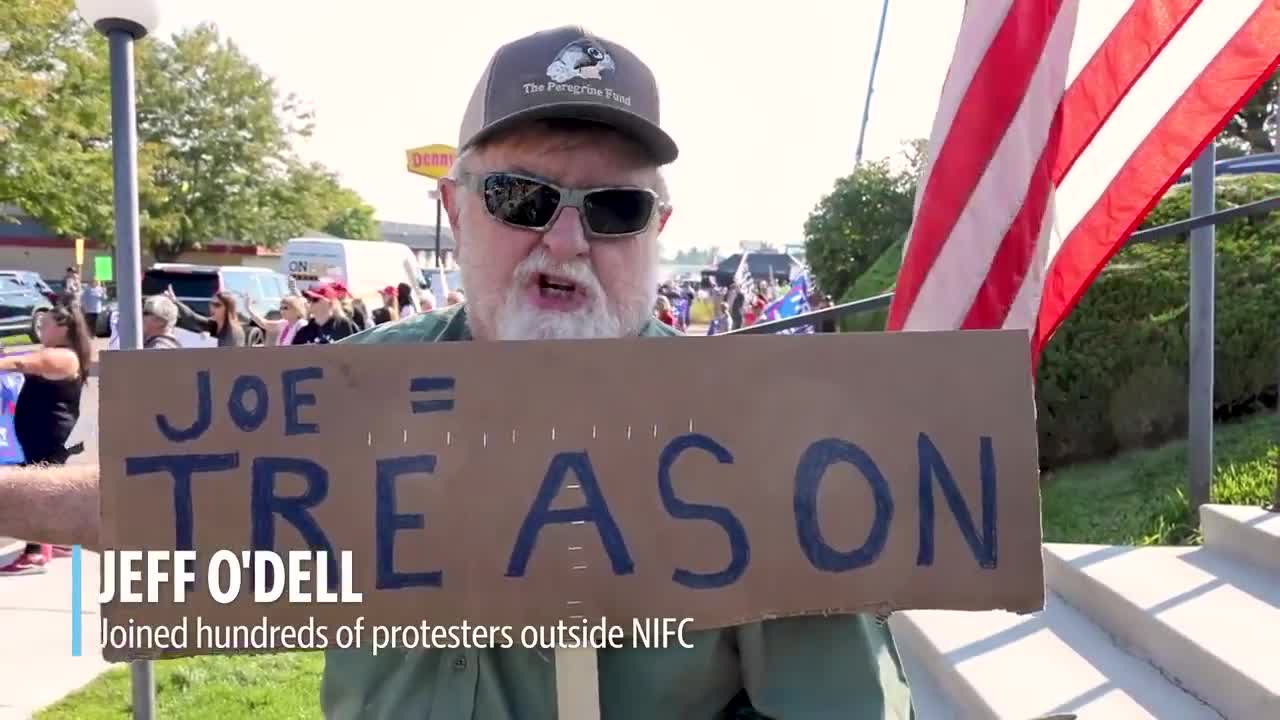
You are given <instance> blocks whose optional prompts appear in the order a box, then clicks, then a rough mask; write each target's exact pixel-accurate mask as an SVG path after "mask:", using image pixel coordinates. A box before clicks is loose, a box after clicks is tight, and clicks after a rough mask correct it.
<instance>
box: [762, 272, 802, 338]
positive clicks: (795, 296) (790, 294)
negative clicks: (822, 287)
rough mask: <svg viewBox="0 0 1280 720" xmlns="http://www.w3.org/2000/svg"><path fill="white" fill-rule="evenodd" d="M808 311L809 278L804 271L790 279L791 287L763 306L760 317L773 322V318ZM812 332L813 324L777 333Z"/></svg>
mask: <svg viewBox="0 0 1280 720" xmlns="http://www.w3.org/2000/svg"><path fill="white" fill-rule="evenodd" d="M809 311H810V307H809V278H808V277H807V276H806V275H805V274H804V273H801V274H800V275H798V276H796V278H795V279H794V280H792V281H791V287H790V288H789V289H788V290H787V291H786V292H785V293H783V295H782V297H780V298H778V299H777V300H774V301H773V302H771V303H769V304H768V305H766V306H765V308H764V310H762V311H761V313H760V318H761V320H762V321H763V322H773V321H774V320H782V319H784V318H789V317H795V316H796V315H803V314H805V313H807V312H809ZM812 332H813V326H812V325H805V326H802V327H798V328H789V329H787V330H779V331H778V334H779V335H794V334H807V333H812Z"/></svg>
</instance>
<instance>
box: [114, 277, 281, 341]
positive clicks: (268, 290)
mask: <svg viewBox="0 0 1280 720" xmlns="http://www.w3.org/2000/svg"><path fill="white" fill-rule="evenodd" d="M169 288H173V294H174V296H175V297H176V298H178V300H180V301H182V304H184V305H186V306H187V307H189V308H191V309H192V310H193V311H194V312H196V313H199V314H201V315H204V316H206V317H208V316H209V314H210V310H209V300H210V299H211V298H212V297H213V295H214V293H216V292H220V291H223V290H225V291H227V292H230V293H232V294H234V295H236V296H237V299H238V301H239V303H240V305H241V307H240V309H239V315H240V322H241V323H245V324H248V323H249V314H248V313H247V312H245V308H244V307H243V305H244V303H245V298H246V297H248V298H250V299H251V300H252V302H253V310H254V312H256V313H257V314H258V315H260V316H262V317H265V318H267V319H270V320H277V319H279V318H280V301H281V299H283V298H284V297H285V296H286V295H288V294H289V278H287V277H285V276H284V275H281V274H280V273H278V272H275V271H274V270H270V269H268V268H257V267H243V266H226V267H224V266H218V265H191V264H187V263H156V264H154V265H152V266H151V267H150V268H149V269H148V270H147V271H146V272H144V273H143V274H142V294H143V296H144V297H145V296H148V295H160V294H163V293H164V292H165V290H167V289H169ZM108 327H110V326H108ZM180 330H181V331H182V332H181V333H180V334H182V335H183V336H182V337H179V338H178V339H179V341H180V342H182V345H183V347H212V346H214V345H215V344H216V342H215V341H214V339H213V338H211V337H209V335H208V334H206V333H197V332H194V331H193V330H192V329H190V328H180ZM252 335H254V336H255V337H253V338H251V340H250V342H251V343H252V342H254V341H255V340H256V342H257V343H258V344H260V343H261V342H262V341H263V338H262V333H261V331H258V332H256V333H252Z"/></svg>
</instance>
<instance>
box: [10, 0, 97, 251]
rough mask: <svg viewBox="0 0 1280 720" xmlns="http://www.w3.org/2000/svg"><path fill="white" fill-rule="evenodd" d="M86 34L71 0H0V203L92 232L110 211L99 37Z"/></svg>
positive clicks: (52, 224) (61, 229)
mask: <svg viewBox="0 0 1280 720" xmlns="http://www.w3.org/2000/svg"><path fill="white" fill-rule="evenodd" d="M95 40H96V39H95V38H91V37H89V35H88V34H87V33H86V32H85V29H84V24H83V23H81V22H79V21H78V19H77V18H76V17H74V16H73V15H72V13H71V0H12V1H11V2H4V3H0V203H6V204H13V205H17V206H19V207H21V208H23V209H26V210H27V211H28V212H32V213H33V214H34V213H38V215H37V217H39V218H40V219H41V220H42V221H44V223H45V224H46V225H47V226H49V228H50V229H52V230H53V231H54V232H58V233H62V234H68V235H81V234H91V235H93V236H95V237H96V236H101V235H102V234H103V233H107V232H110V228H111V224H112V217H113V216H112V210H111V156H110V145H109V135H110V105H109V98H108V95H107V93H106V91H105V88H106V83H107V68H106V62H105V44H104V43H103V42H102V41H100V40H96V42H95ZM104 188H105V192H104V191H103V190H104Z"/></svg>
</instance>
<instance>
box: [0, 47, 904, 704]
mask: <svg viewBox="0 0 1280 720" xmlns="http://www.w3.org/2000/svg"><path fill="white" fill-rule="evenodd" d="M459 151H460V155H459V157H458V159H457V161H456V163H455V166H454V169H453V173H452V175H451V177H450V178H448V179H447V180H446V181H444V182H443V183H442V185H441V191H442V198H443V203H444V207H445V208H446V209H447V211H448V216H449V222H450V224H451V226H452V229H453V236H454V239H455V242H456V243H457V248H458V261H459V264H460V267H461V272H462V277H463V287H465V288H466V289H467V299H466V301H465V302H463V303H461V304H458V305H454V306H451V307H448V308H445V309H441V310H437V311H434V312H429V313H424V314H422V315H419V316H416V317H413V318H410V319H407V320H404V321H402V322H399V323H394V324H388V325H382V326H379V327H377V328H374V329H371V330H368V331H366V332H363V333H360V334H357V335H354V336H351V337H349V338H347V339H346V340H344V341H343V342H351V343H384V342H392V343H407V342H408V343H412V342H452V341H482V342H483V341H500V340H538V339H568V338H621V337H629V336H637V335H641V336H656V335H675V334H678V333H676V331H674V330H672V329H671V328H669V327H668V326H666V325H664V324H662V323H660V322H658V321H657V320H656V319H655V318H654V317H653V315H652V305H653V300H654V294H655V288H656V287H657V277H658V234H659V233H660V232H661V231H662V229H663V226H664V225H665V224H666V221H667V218H668V217H669V216H670V213H671V206H670V204H669V198H668V197H667V189H666V186H665V183H664V182H663V179H662V174H661V171H660V168H661V167H662V166H663V165H666V164H668V163H670V162H671V161H673V160H675V158H676V154H677V150H676V145H675V143H674V142H673V141H672V140H671V138H670V137H668V136H667V134H666V133H665V132H664V131H663V130H662V129H661V127H660V125H659V113H658V91H657V84H656V81H655V79H654V77H653V75H652V73H651V72H650V71H649V69H648V68H647V67H646V66H645V65H644V64H643V63H642V62H641V61H640V60H639V58H637V57H636V56H635V55H633V54H632V53H631V52H630V51H628V50H627V49H626V48H624V47H622V46H620V45H617V44H616V43H612V42H609V41H606V40H604V39H601V38H598V37H595V36H592V35H590V34H588V33H586V32H585V31H583V30H582V29H580V28H575V27H563V28H557V29H555V30H549V31H546V32H542V33H537V34H534V35H531V36H528V37H525V38H522V39H519V40H516V41H514V42H512V43H509V44H507V45H505V46H503V47H502V48H499V50H498V51H497V53H495V55H494V56H493V58H492V59H491V61H490V63H489V66H488V68H487V69H486V70H485V72H484V74H483V75H482V77H481V79H480V82H479V84H478V85H477V88H476V91H475V94H474V95H473V97H472V99H471V102H470V104H469V106H468V108H467V111H466V114H465V116H464V119H463V123H462V132H461V138H460V142H459ZM500 351H501V350H500V349H498V348H495V352H500ZM566 401H567V402H572V398H568V399H566ZM21 480H25V482H26V483H27V485H25V487H26V488H27V489H26V490H25V491H24V484H23V482H21ZM31 488H39V489H38V490H32V489H31ZM96 505H97V473H96V469H94V472H93V473H92V476H91V477H90V476H89V475H88V474H87V473H83V472H81V474H79V475H74V476H72V475H68V474H65V473H64V474H56V473H55V472H54V471H52V470H48V471H44V472H42V473H39V474H38V475H35V476H32V475H30V474H29V475H28V476H27V477H25V478H15V477H12V476H6V475H2V474H0V532H5V533H6V534H9V535H14V536H17V537H37V538H42V539H47V540H49V541H61V542H80V543H82V544H87V545H90V546H93V545H94V543H95V542H96V534H97V517H96V509H97V507H96ZM91 510H92V511H93V512H90V511H91ZM32 515H35V516H36V519H34V520H33V519H32V518H31V516H32ZM42 523H43V524H42ZM687 639H689V640H690V641H691V643H692V644H693V647H692V648H683V647H680V646H679V645H678V644H676V645H674V646H672V647H669V648H664V649H631V648H627V649H616V650H614V649H610V650H601V651H599V658H598V660H599V683H600V687H599V691H600V704H601V716H602V717H603V718H606V719H608V720H622V719H629V718H636V719H637V720H641V719H643V720H651V719H652V718H680V719H684V718H693V719H695V720H700V719H703V718H705V719H707V720H711V719H712V718H716V719H718V718H730V719H732V718H739V719H743V720H745V719H746V718H757V719H759V718H778V719H780V720H782V719H785V720H794V719H807V718H814V719H819V718H820V719H823V720H826V719H828V718H841V719H842V720H860V719H864V718H865V719H866V720H872V719H875V720H880V719H882V718H899V719H905V718H909V717H913V713H912V707H911V700H910V691H909V689H908V686H907V680H906V676H905V673H904V672H903V669H902V664H901V661H900V660H899V657H898V654H897V650H896V648H895V647H894V643H893V639H892V637H891V635H890V632H889V628H888V626H887V625H885V624H883V623H881V622H878V621H877V619H876V618H874V617H872V616H865V615H845V616H834V617H795V618H785V619H778V620H770V621H765V622H757V623H750V624H747V625H741V626H737V627H732V628H724V629H720V630H710V631H702V632H698V633H693V634H691V635H690V636H688V637H687ZM321 700H322V704H323V708H324V713H325V716H326V717H327V718H331V719H333V720H348V719H350V720H356V719H357V718H360V719H363V720H393V719H395V720H398V719H399V718H419V719H423V718H429V719H431V720H517V719H521V720H525V719H528V720H553V719H554V718H555V717H556V716H557V709H556V682H555V665H554V657H553V656H552V655H551V654H549V653H545V654H544V653H541V652H538V651H536V650H525V649H518V648H513V649H485V650H477V649H467V648H462V649H428V650H414V651H391V650H380V651H379V653H378V655H376V656H375V655H373V654H372V652H370V651H367V650H330V651H328V652H327V656H326V665H325V674H324V682H323V686H322V690H321Z"/></svg>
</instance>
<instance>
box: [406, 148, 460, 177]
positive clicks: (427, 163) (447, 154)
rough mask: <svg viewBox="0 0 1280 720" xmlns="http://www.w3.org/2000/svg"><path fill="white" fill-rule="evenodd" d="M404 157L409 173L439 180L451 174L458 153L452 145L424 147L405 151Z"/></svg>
mask: <svg viewBox="0 0 1280 720" xmlns="http://www.w3.org/2000/svg"><path fill="white" fill-rule="evenodd" d="M404 156H405V163H406V168H407V169H408V171H409V172H411V173H413V174H414V175H423V176H425V177H429V178H434V179H436V180H439V179H441V178H443V177H445V176H447V175H448V174H449V168H451V167H453V161H454V160H455V159H457V157H458V151H457V150H456V149H454V148H453V146H451V145H424V146H422V147H418V148H412V149H410V150H405V151H404Z"/></svg>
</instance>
